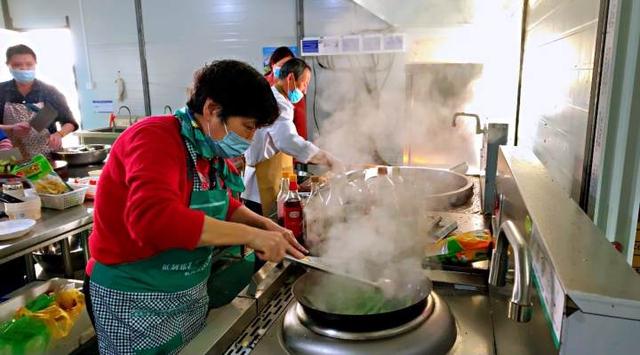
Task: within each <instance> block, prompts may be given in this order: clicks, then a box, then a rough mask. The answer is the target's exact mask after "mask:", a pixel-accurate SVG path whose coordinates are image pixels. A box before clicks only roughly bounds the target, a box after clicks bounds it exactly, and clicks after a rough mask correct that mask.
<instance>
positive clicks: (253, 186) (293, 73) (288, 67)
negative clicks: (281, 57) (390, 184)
mask: <svg viewBox="0 0 640 355" xmlns="http://www.w3.org/2000/svg"><path fill="white" fill-rule="evenodd" d="M309 81H311V68H310V67H309V65H308V64H307V63H305V61H304V60H302V59H299V58H291V59H289V60H288V61H287V62H285V63H284V64H283V65H282V68H281V69H280V73H279V76H278V77H277V78H276V81H275V84H274V85H273V86H272V87H271V90H272V91H273V95H274V96H275V98H276V101H277V102H278V107H279V108H280V116H279V117H278V118H277V119H276V121H275V122H274V123H273V125H271V126H269V127H265V128H260V129H258V130H257V131H256V133H255V135H254V137H253V142H252V143H251V147H249V149H248V150H247V151H246V152H245V159H246V164H247V166H246V168H245V172H244V185H245V191H244V192H243V193H242V198H243V199H244V200H245V204H246V206H247V207H248V208H250V209H252V210H253V211H255V212H257V213H262V214H263V215H264V216H269V214H271V213H272V212H273V211H275V206H276V195H277V194H278V189H279V184H280V179H281V177H282V172H283V171H293V158H295V160H297V161H299V162H301V163H312V164H320V165H327V166H329V167H332V166H334V165H336V164H339V162H338V161H337V160H336V159H335V158H334V157H333V156H332V155H331V154H329V153H327V152H325V151H323V150H322V149H320V148H318V147H317V146H315V145H314V144H313V143H311V142H309V141H307V140H305V139H304V138H302V137H300V135H298V132H297V131H296V127H295V125H294V124H293V104H295V103H297V102H299V101H300V100H301V99H302V98H303V97H304V95H305V93H306V92H307V87H308V86H309Z"/></svg>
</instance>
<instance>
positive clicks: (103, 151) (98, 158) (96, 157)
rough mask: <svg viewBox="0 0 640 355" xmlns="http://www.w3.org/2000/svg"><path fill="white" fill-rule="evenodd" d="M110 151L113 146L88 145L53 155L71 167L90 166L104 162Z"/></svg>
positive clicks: (67, 149) (70, 148)
mask: <svg viewBox="0 0 640 355" xmlns="http://www.w3.org/2000/svg"><path fill="white" fill-rule="evenodd" d="M110 149H111V146H110V145H108V144H86V145H81V146H77V147H69V148H65V149H63V150H61V151H58V152H53V153H51V154H52V156H53V158H54V159H59V160H65V161H67V162H68V163H69V165H70V166H78V165H90V164H96V163H101V162H103V161H104V160H105V159H106V158H107V155H108V154H109V150H110Z"/></svg>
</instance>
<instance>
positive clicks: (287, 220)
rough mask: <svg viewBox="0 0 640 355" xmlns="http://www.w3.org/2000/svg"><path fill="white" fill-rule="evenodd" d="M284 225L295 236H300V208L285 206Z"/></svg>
mask: <svg viewBox="0 0 640 355" xmlns="http://www.w3.org/2000/svg"><path fill="white" fill-rule="evenodd" d="M284 227H285V228H287V229H289V230H290V231H292V232H293V235H294V236H295V237H296V238H298V239H299V238H301V237H302V208H301V207H300V206H298V207H285V213H284Z"/></svg>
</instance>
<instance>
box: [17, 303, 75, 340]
mask: <svg viewBox="0 0 640 355" xmlns="http://www.w3.org/2000/svg"><path fill="white" fill-rule="evenodd" d="M22 317H29V318H33V319H39V320H41V321H42V322H44V324H45V325H46V326H47V329H49V332H51V337H52V338H53V339H60V338H64V337H66V336H67V335H69V332H70V331H71V327H72V326H73V321H72V320H71V317H70V316H69V314H68V313H67V312H65V311H64V310H63V309H62V308H60V307H59V306H58V305H57V304H54V305H51V306H49V307H47V308H45V309H43V310H41V311H37V312H31V311H30V310H28V309H27V308H25V307H21V308H20V309H18V311H17V312H16V315H15V319H20V318H22Z"/></svg>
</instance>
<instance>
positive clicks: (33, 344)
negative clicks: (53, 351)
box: [0, 317, 51, 355]
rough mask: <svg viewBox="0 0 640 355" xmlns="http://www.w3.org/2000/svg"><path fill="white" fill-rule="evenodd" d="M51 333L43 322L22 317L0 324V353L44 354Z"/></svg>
mask: <svg viewBox="0 0 640 355" xmlns="http://www.w3.org/2000/svg"><path fill="white" fill-rule="evenodd" d="M50 340H51V335H50V333H49V330H48V329H47V326H46V325H45V324H44V322H42V321H40V320H37V319H33V318H29V317H23V318H20V319H12V320H10V321H8V322H5V323H2V324H1V325H0V355H27V354H28V355H32V354H34V355H37V354H45V353H46V352H47V347H48V346H49V341H50Z"/></svg>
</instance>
